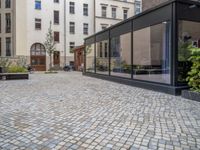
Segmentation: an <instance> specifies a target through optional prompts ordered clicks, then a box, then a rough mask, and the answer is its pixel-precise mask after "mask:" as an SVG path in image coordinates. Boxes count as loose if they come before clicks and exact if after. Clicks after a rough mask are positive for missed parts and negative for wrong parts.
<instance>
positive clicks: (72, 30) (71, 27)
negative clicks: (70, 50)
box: [69, 22, 75, 34]
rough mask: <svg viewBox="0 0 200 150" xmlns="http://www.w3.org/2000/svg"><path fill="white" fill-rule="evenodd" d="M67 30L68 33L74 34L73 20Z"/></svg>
mask: <svg viewBox="0 0 200 150" xmlns="http://www.w3.org/2000/svg"><path fill="white" fill-rule="evenodd" d="M69 32H70V34H75V22H70V23H69Z"/></svg>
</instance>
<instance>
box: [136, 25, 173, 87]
mask: <svg viewBox="0 0 200 150" xmlns="http://www.w3.org/2000/svg"><path fill="white" fill-rule="evenodd" d="M133 41H134V43H133V47H134V49H133V73H134V76H133V78H134V79H138V80H145V81H151V82H159V83H165V84H170V57H169V52H170V23H169V22H162V23H161V24H157V25H154V26H150V27H147V28H144V29H141V30H138V31H135V32H134V33H133Z"/></svg>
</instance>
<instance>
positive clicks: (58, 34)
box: [54, 32, 60, 42]
mask: <svg viewBox="0 0 200 150" xmlns="http://www.w3.org/2000/svg"><path fill="white" fill-rule="evenodd" d="M54 41H55V42H60V33H59V32H54Z"/></svg>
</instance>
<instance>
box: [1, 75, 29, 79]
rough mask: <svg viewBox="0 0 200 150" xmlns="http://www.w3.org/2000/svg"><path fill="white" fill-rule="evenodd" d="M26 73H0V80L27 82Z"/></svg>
mask: <svg viewBox="0 0 200 150" xmlns="http://www.w3.org/2000/svg"><path fill="white" fill-rule="evenodd" d="M27 79H29V74H28V73H0V80H27Z"/></svg>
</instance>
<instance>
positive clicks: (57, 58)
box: [53, 51, 60, 66]
mask: <svg viewBox="0 0 200 150" xmlns="http://www.w3.org/2000/svg"><path fill="white" fill-rule="evenodd" d="M53 64H54V65H55V66H60V52H59V51H55V52H54V54H53Z"/></svg>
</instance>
